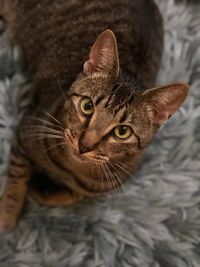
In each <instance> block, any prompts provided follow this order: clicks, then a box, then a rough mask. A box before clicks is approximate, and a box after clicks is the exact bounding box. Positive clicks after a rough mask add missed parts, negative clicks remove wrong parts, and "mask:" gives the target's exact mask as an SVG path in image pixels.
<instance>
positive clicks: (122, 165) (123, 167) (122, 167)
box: [115, 161, 132, 176]
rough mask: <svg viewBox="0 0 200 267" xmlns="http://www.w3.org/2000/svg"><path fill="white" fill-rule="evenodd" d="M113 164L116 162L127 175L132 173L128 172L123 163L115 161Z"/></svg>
mask: <svg viewBox="0 0 200 267" xmlns="http://www.w3.org/2000/svg"><path fill="white" fill-rule="evenodd" d="M115 164H116V165H117V166H118V167H119V168H120V169H121V170H122V171H124V172H125V173H126V174H128V175H129V176H131V175H132V173H130V172H129V171H128V170H127V168H126V166H125V165H124V164H123V163H121V162H119V161H117V162H115Z"/></svg>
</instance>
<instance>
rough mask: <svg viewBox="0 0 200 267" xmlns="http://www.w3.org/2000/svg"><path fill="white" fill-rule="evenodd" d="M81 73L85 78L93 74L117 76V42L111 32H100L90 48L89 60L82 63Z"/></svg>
mask: <svg viewBox="0 0 200 267" xmlns="http://www.w3.org/2000/svg"><path fill="white" fill-rule="evenodd" d="M83 72H84V74H86V75H87V76H92V75H93V74H95V73H106V74H110V75H114V76H118V74H119V57H118V48H117V40H116V37H115V35H114V33H113V32H112V31H111V30H105V31H104V32H102V33H101V34H100V35H99V36H98V38H97V40H96V41H95V43H94V45H93V46H92V48H91V51H90V54H89V59H88V60H87V61H86V62H85V63H84V67H83Z"/></svg>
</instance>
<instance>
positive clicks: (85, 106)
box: [79, 97, 94, 116]
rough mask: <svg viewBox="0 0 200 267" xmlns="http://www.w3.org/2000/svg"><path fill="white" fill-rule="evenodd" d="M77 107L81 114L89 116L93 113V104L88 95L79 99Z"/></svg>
mask: <svg viewBox="0 0 200 267" xmlns="http://www.w3.org/2000/svg"><path fill="white" fill-rule="evenodd" d="M79 107H80V111H81V113H82V114H83V115H86V116H91V115H92V114H93V113H94V105H93V103H92V100H91V99H90V98H88V97H85V98H83V99H81V101H80V104H79Z"/></svg>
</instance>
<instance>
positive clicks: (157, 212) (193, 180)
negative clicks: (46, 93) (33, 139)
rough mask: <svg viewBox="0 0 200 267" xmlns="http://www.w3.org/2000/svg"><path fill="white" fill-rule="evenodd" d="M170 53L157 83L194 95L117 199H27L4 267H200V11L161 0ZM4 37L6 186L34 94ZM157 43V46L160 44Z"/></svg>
mask: <svg viewBox="0 0 200 267" xmlns="http://www.w3.org/2000/svg"><path fill="white" fill-rule="evenodd" d="M157 2H158V4H159V6H160V8H161V10H162V12H163V16H164V19H165V52H164V57H163V64H162V68H161V71H160V74H159V77H158V84H166V83H170V82H174V81H176V82H177V81H181V82H185V81H186V82H187V81H189V82H190V83H191V84H192V86H191V91H190V96H189V98H188V99H187V101H186V103H185V104H184V106H183V107H182V108H181V110H180V112H179V113H177V114H176V115H175V116H174V117H173V118H172V119H170V121H169V122H168V123H167V124H166V125H165V126H164V127H163V128H162V129H161V130H160V132H159V134H158V135H157V137H156V138H155V140H154V142H153V143H152V145H151V146H150V147H149V149H148V151H147V153H146V156H145V161H144V162H143V164H142V166H141V168H140V170H139V171H138V172H137V173H136V174H135V175H134V176H133V178H132V179H131V180H130V181H129V182H128V183H127V184H126V185H124V186H123V188H121V189H120V190H118V191H117V192H113V193H111V194H107V195H105V196H103V197H100V198H98V199H95V200H92V201H91V200H90V201H85V202H84V203H81V204H79V205H76V206H75V207H70V208H65V209H61V208H47V207H42V206H39V205H38V204H37V203H36V202H35V201H34V200H32V199H31V198H29V200H28V202H27V204H26V207H25V210H24V214H23V216H22V218H21V220H20V222H19V224H18V226H17V228H16V229H15V230H14V231H13V232H10V233H7V234H2V235H0V248H1V249H0V266H1V267H8V266H9V267H12V266H13V267H18V266H19V267H40V266H42V267H47V266H48V267H55V266H59V267H129V266H130V267H199V266H200V256H199V255H200V210H199V203H200V191H199V188H200V153H199V151H200V133H199V127H200V106H199V103H200V19H199V14H200V2H199V1H185V2H184V1H178V2H175V1H174V0H167V1H166V0H158V1H157ZM3 27H4V26H3V23H1V25H0V28H1V36H0V79H1V80H0V183H1V192H2V190H3V186H4V183H5V175H6V170H7V166H8V162H9V161H8V156H9V150H10V144H11V139H12V136H13V133H14V129H15V127H16V124H17V122H18V121H19V119H20V118H21V116H22V114H23V112H24V110H25V107H26V104H27V98H26V97H25V96H26V93H27V92H28V88H29V87H28V85H27V81H26V79H25V78H24V77H23V75H22V73H23V71H22V68H21V65H22V64H21V56H20V52H19V49H17V48H15V47H12V46H11V44H10V42H9V41H8V39H7V37H6V36H5V34H4V33H3ZM155 42H156V40H155Z"/></svg>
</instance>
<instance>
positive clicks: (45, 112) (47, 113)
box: [43, 110, 61, 124]
mask: <svg viewBox="0 0 200 267" xmlns="http://www.w3.org/2000/svg"><path fill="white" fill-rule="evenodd" d="M43 112H44V114H45V115H47V116H49V117H50V118H52V119H53V120H54V121H56V122H57V123H59V124H61V122H60V121H58V120H57V119H56V118H55V117H53V116H52V115H51V114H50V113H49V112H47V111H45V110H43Z"/></svg>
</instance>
